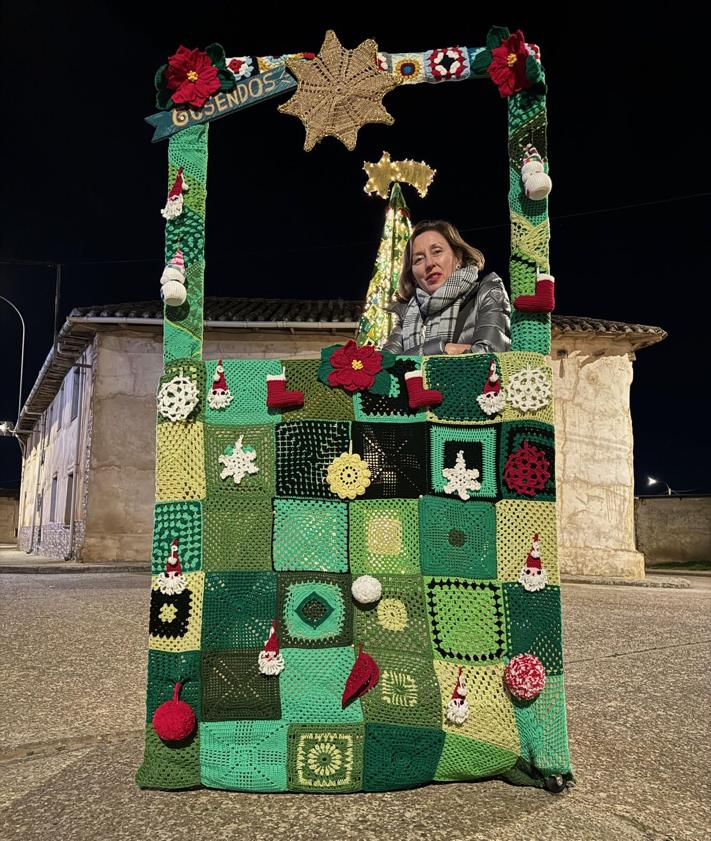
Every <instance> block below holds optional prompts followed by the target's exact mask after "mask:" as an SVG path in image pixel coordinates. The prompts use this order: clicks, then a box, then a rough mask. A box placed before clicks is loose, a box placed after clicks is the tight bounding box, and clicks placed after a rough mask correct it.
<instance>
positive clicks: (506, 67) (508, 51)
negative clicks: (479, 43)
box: [487, 29, 531, 96]
mask: <svg viewBox="0 0 711 841" xmlns="http://www.w3.org/2000/svg"><path fill="white" fill-rule="evenodd" d="M527 58H528V50H527V49H526V39H525V38H524V37H523V32H521V30H520V29H519V30H517V31H516V32H514V33H513V34H512V35H509V37H508V38H504V39H503V40H502V42H501V44H500V45H499V46H498V47H494V48H493V49H492V50H491V64H490V65H489V67H488V69H487V72H488V74H489V76H491V79H492V81H493V82H494V84H495V85H496V86H497V88H498V89H499V93H500V94H501V96H511V95H512V94H514V93H518V92H519V91H522V90H523V89H524V88H529V87H530V86H531V81H530V80H529V79H528V78H527V76H526V59H527Z"/></svg>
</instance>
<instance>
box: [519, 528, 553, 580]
mask: <svg viewBox="0 0 711 841" xmlns="http://www.w3.org/2000/svg"><path fill="white" fill-rule="evenodd" d="M518 581H519V584H521V585H522V586H523V588H524V590H528V592H529V593H535V592H536V591H537V590H542V589H543V588H544V587H545V586H546V584H547V583H548V576H547V575H546V571H545V570H544V569H543V566H542V564H541V541H540V539H539V537H538V534H534V535H533V540H532V541H531V551H530V552H529V553H528V557H527V558H526V563H525V565H524V567H523V569H522V570H521V576H520V577H519V579H518Z"/></svg>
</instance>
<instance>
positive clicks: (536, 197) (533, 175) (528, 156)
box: [521, 143, 553, 201]
mask: <svg viewBox="0 0 711 841" xmlns="http://www.w3.org/2000/svg"><path fill="white" fill-rule="evenodd" d="M521 181H522V182H523V189H524V192H525V193H526V197H527V198H529V199H531V200H532V201H541V200H542V199H544V198H546V196H547V195H548V194H549V193H550V191H551V189H552V188H553V182H552V181H551V179H550V176H549V175H548V173H547V172H546V171H545V167H544V164H543V158H542V157H541V156H540V155H539V153H538V150H537V149H536V147H535V146H532V145H531V144H530V143H529V145H528V146H526V148H525V149H524V150H523V165H522V167H521Z"/></svg>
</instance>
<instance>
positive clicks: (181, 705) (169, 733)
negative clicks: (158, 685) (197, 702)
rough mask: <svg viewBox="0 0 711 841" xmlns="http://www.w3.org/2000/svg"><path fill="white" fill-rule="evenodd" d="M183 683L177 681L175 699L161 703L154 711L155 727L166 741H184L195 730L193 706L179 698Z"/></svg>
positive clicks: (159, 735)
mask: <svg viewBox="0 0 711 841" xmlns="http://www.w3.org/2000/svg"><path fill="white" fill-rule="evenodd" d="M182 685H183V684H182V683H176V684H175V689H174V690H173V699H172V700H171V701H166V702H165V703H164V704H161V705H160V706H159V707H158V709H157V710H156V711H155V712H154V713H153V729H154V730H155V732H156V734H157V735H158V738H159V739H162V740H163V741H164V742H182V741H183V739H187V738H188V736H190V735H191V733H192V732H193V731H194V730H195V713H194V712H193V709H192V707H191V706H190V704H186V703H185V701H180V700H179V699H178V695H179V694H180V688H181V687H182Z"/></svg>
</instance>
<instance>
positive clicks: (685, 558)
mask: <svg viewBox="0 0 711 841" xmlns="http://www.w3.org/2000/svg"><path fill="white" fill-rule="evenodd" d="M635 521H636V526H637V546H638V547H639V549H640V551H641V552H644V556H645V559H646V562H647V566H654V565H655V564H669V563H673V564H679V563H690V562H693V561H706V562H707V563H708V562H709V561H711V496H690V497H675V496H660V497H656V498H654V499H650V498H641V499H636V500H635Z"/></svg>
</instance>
